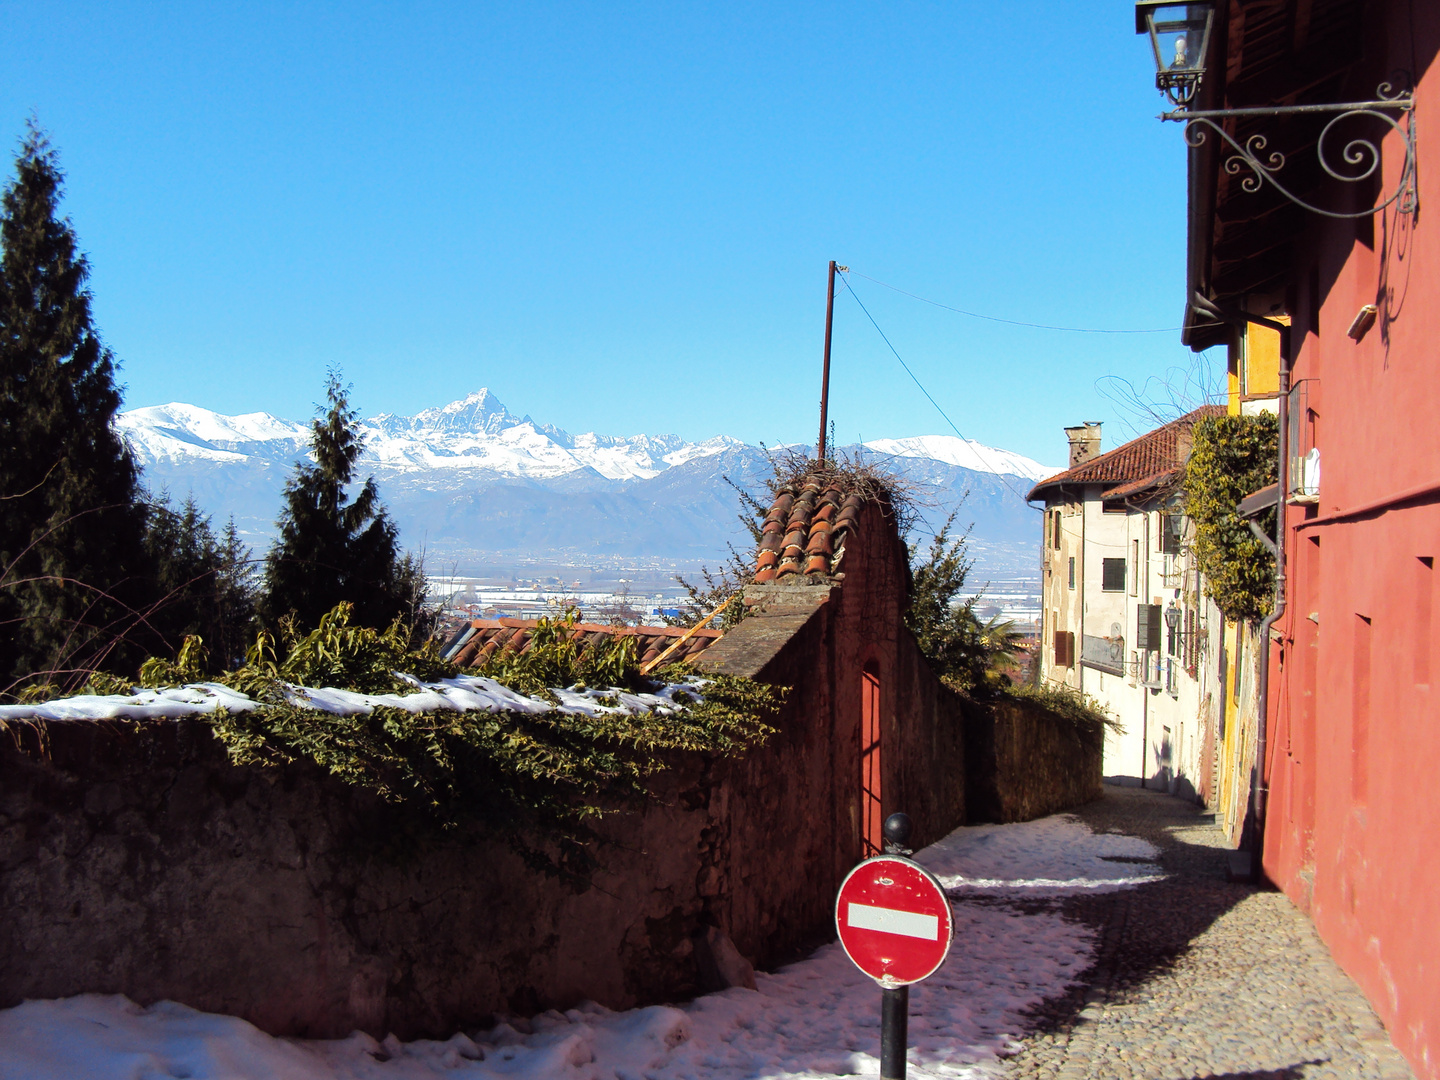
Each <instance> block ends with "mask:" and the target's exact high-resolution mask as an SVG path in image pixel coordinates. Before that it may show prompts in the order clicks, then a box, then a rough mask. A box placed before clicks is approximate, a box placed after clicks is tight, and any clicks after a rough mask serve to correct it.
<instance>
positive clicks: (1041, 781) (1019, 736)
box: [965, 701, 1104, 822]
mask: <svg viewBox="0 0 1440 1080" xmlns="http://www.w3.org/2000/svg"><path fill="white" fill-rule="evenodd" d="M965 727H966V812H967V814H968V816H969V818H970V820H971V821H993V822H1012V821H1030V820H1033V819H1034V818H1038V817H1044V816H1045V815H1047V814H1054V813H1058V812H1059V811H1061V810H1069V809H1071V808H1072V807H1076V806H1080V805H1082V804H1083V803H1087V802H1090V801H1092V800H1094V799H1098V798H1099V797H1100V796H1101V794H1102V786H1103V782H1102V780H1101V768H1102V756H1103V751H1104V741H1103V739H1101V738H1099V737H1098V736H1088V735H1082V734H1081V733H1080V732H1079V731H1078V730H1077V729H1076V727H1075V726H1074V724H1073V723H1071V722H1070V721H1068V720H1066V719H1065V718H1064V717H1060V716H1056V715H1054V714H1053V713H1050V712H1047V711H1046V710H1045V709H1043V708H1041V707H1040V706H1039V705H1036V704H1033V703H1031V702H1028V701H1023V702H1022V701H981V702H971V703H967V708H966V719H965Z"/></svg>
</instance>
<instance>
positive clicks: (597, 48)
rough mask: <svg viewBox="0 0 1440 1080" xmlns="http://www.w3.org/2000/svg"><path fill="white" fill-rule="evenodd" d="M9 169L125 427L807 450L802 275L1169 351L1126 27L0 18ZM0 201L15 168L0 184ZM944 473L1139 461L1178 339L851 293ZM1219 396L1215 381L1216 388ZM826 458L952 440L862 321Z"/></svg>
mask: <svg viewBox="0 0 1440 1080" xmlns="http://www.w3.org/2000/svg"><path fill="white" fill-rule="evenodd" d="M0 25H3V26H4V27H5V30H4V51H3V55H4V64H3V74H0V133H6V134H7V135H8V138H9V140H10V145H12V146H14V145H18V141H19V138H20V136H21V135H22V133H23V126H24V121H25V118H26V116H27V115H29V114H30V113H31V112H32V111H33V112H34V114H35V115H36V117H37V118H38V119H39V122H40V124H41V125H42V127H44V128H45V129H46V130H47V131H48V132H49V134H50V136H51V138H52V140H53V142H54V143H55V145H56V146H57V147H58V149H59V151H60V153H61V161H62V165H63V166H64V168H65V170H66V172H67V174H68V196H67V199H66V203H65V210H66V212H67V213H68V214H69V216H70V217H71V218H72V220H73V222H74V225H75V228H76V231H77V232H78V234H79V236H80V240H81V243H82V246H83V247H84V249H85V250H86V251H87V252H88V253H89V256H90V258H91V260H92V263H93V271H94V273H93V278H92V282H91V284H92V287H93V290H94V293H95V309H96V314H97V316H98V321H99V325H100V328H101V332H102V334H103V336H104V338H105V340H106V342H107V343H108V344H109V345H110V346H111V347H112V348H113V349H114V351H115V352H116V354H117V356H118V357H119V359H120V361H121V364H122V368H121V378H122V380H123V382H124V383H125V385H126V407H127V408H133V407H136V406H140V405H154V404H160V403H164V402H168V401H174V400H179V401H187V402H192V403H194V404H198V405H203V406H205V407H207V408H211V409H215V410H218V411H221V412H227V413H238V412H249V411H256V410H263V411H266V412H271V413H275V414H277V415H280V416H285V417H290V418H295V419H303V418H306V417H308V416H309V415H310V414H311V412H312V408H313V404H314V402H315V401H316V400H317V398H319V397H320V395H321V387H322V382H323V378H324V372H325V369H326V368H327V367H328V366H329V365H333V364H338V365H340V366H341V368H342V369H343V371H344V373H345V375H346V377H347V378H348V379H350V380H351V381H352V382H353V383H354V385H355V397H356V401H357V404H358V405H359V407H360V409H361V411H362V412H363V413H365V414H366V415H370V414H374V413H378V412H396V413H411V412H415V411H418V410H419V409H421V408H425V407H427V406H431V405H437V404H443V403H445V402H447V401H450V400H453V399H455V398H458V397H461V396H463V395H464V394H466V393H467V392H469V391H472V390H475V389H478V388H479V387H481V386H488V387H490V388H491V389H492V390H494V391H495V392H496V393H497V394H498V395H499V397H500V398H501V400H503V401H504V402H505V403H506V404H507V405H509V406H510V408H511V409H513V410H515V411H517V412H522V413H523V412H528V413H530V414H531V415H532V416H534V417H535V418H536V419H537V420H540V421H544V422H550V423H554V424H557V425H559V426H561V427H564V428H566V429H568V430H571V431H577V432H578V431H588V430H598V431H601V432H604V433H609V434H633V433H637V432H650V433H654V432H662V431H673V432H677V433H679V434H681V435H684V436H686V437H690V438H704V437H707V436H710V435H713V434H717V433H721V432H723V433H727V434H731V435H734V436H737V437H739V438H743V439H746V440H748V441H757V440H765V441H767V442H770V443H775V442H784V441H801V440H805V441H809V440H812V439H813V438H814V433H815V427H816V419H815V418H816V412H817V404H816V403H817V399H818V394H819V368H820V353H821V340H822V330H823V321H824V284H825V281H824V277H825V264H826V261H827V260H829V259H832V258H833V259H836V260H838V261H840V262H842V263H848V264H849V265H850V266H851V267H852V268H853V270H855V271H857V272H859V273H863V274H867V275H869V276H871V277H873V278H878V279H880V280H882V281H886V282H890V283H893V284H895V285H897V286H899V287H901V288H904V289H907V290H909V291H911V292H915V293H918V294H921V295H923V296H926V297H930V298H933V299H935V300H938V301H941V302H944V303H948V304H952V305H954V306H957V307H962V308H967V309H969V310H973V311H979V312H984V313H987V314H991V315H996V316H1001V317H1005V318H1012V319H1019V320H1030V321H1034V322H1043V323H1060V324H1065V325H1074V326H1087V327H1110V328H1151V327H1174V326H1176V325H1178V322H1179V317H1180V313H1181V306H1182V302H1183V272H1184V194H1185V193H1184V149H1183V145H1182V142H1181V133H1180V131H1179V129H1178V128H1177V127H1176V126H1174V125H1162V124H1160V123H1158V122H1157V121H1156V120H1155V119H1154V117H1155V115H1156V113H1157V112H1159V111H1160V107H1161V105H1162V102H1161V99H1160V97H1159V95H1158V94H1157V93H1156V92H1155V90H1154V88H1153V74H1152V71H1151V69H1150V67H1149V63H1150V61H1149V59H1148V55H1147V54H1148V49H1147V46H1146V44H1145V43H1144V41H1143V40H1142V39H1140V38H1137V37H1136V36H1135V35H1134V34H1133V29H1134V26H1133V17H1132V14H1131V7H1130V5H1129V4H1128V3H1126V2H1124V0H1106V2H1103V3H1101V2H1093V0H1077V2H1057V0H1049V2H1046V3H1039V4H1034V5H1020V4H994V3H972V2H950V3H907V4H903V5H897V4H875V3H863V4H862V3H849V2H836V3H825V4H809V5H775V4H746V3H733V2H732V3H725V4H700V3H685V4H673V3H670V4H656V5H653V6H642V5H625V4H618V3H617V4H589V5H581V4H574V5H559V4H542V3H533V4H531V3H526V4H513V3H507V4H499V3H495V4H480V3H455V4H444V3H415V4H385V5H378V4H377V5H368V4H364V3H355V2H349V3H345V4H333V5H326V4H320V3H313V4H303V5H299V4H283V5H281V4H276V5H266V4H261V3H247V4H232V5H224V6H222V5H212V4H203V3H175V4H156V3H146V4H132V3H124V2H114V0H110V2H106V3H96V4H71V3H62V2H56V0H46V2H44V3H15V2H4V0H0ZM7 171H8V169H7ZM854 285H855V289H856V292H857V294H858V295H859V297H860V299H861V300H863V301H864V302H865V303H866V305H867V306H868V307H869V308H870V310H871V312H872V313H873V315H874V316H875V318H876V320H877V321H878V322H879V324H880V325H881V327H883V328H884V330H885V332H886V333H887V334H888V335H889V336H890V338H891V340H892V341H893V342H894V344H895V347H896V348H897V349H898V350H899V352H900V354H901V355H902V356H903V357H904V358H905V359H906V361H907V362H908V363H909V364H910V366H911V367H912V368H913V369H914V371H915V373H916V374H917V375H918V376H919V378H920V379H921V381H922V382H924V384H925V385H926V387H927V388H928V389H929V390H930V392H931V393H932V394H933V395H934V396H935V398H936V399H937V400H938V401H939V402H940V404H941V405H942V406H943V407H944V408H945V410H946V411H947V412H948V413H949V414H950V416H951V417H952V419H953V420H954V421H955V423H956V424H957V425H958V426H959V428H960V430H961V431H962V432H963V433H964V434H965V435H966V436H968V437H971V438H977V439H980V440H982V441H983V442H987V443H990V444H992V445H997V446H1002V447H1005V448H1008V449H1013V450H1017V451H1019V452H1021V453H1024V454H1028V455H1030V456H1032V457H1036V458H1039V459H1040V460H1042V461H1043V462H1046V463H1055V462H1058V461H1060V460H1062V459H1063V456H1064V439H1063V436H1062V435H1061V433H1060V430H1059V429H1060V428H1061V427H1062V426H1063V425H1065V424H1069V423H1076V422H1079V421H1081V420H1096V419H1100V420H1105V421H1106V422H1107V432H1106V433H1107V436H1108V437H1110V439H1109V440H1108V441H1113V439H1114V438H1116V437H1119V436H1121V435H1128V434H1129V432H1126V431H1123V430H1122V429H1121V425H1120V423H1119V421H1120V420H1121V418H1122V417H1121V415H1120V414H1119V413H1117V411H1116V408H1115V407H1114V406H1113V405H1112V403H1111V402H1110V401H1109V400H1108V399H1106V398H1105V397H1103V396H1101V395H1100V394H1099V393H1097V390H1096V385H1095V383H1096V380H1097V378H1099V377H1101V376H1103V375H1107V374H1114V375H1119V376H1122V377H1125V378H1128V379H1131V380H1134V381H1136V382H1139V381H1143V380H1144V379H1145V378H1146V377H1147V376H1149V375H1152V374H1157V373H1161V372H1163V371H1164V370H1165V369H1166V368H1170V367H1173V366H1175V365H1180V366H1185V365H1187V364H1189V363H1190V360H1191V358H1190V354H1189V352H1188V351H1187V350H1185V349H1183V348H1182V347H1181V345H1180V343H1179V336H1178V334H1177V333H1168V334H1150V335H1089V334H1064V333H1054V332H1049V331H1040V330H1029V329H1022V328H1019V327H1012V326H1006V325H1003V324H998V323H987V322H982V321H978V320H975V319H969V318H965V317H963V316H961V315H956V314H952V313H950V312H947V311H942V310H939V309H937V308H934V307H929V306H926V305H924V304H921V303H918V302H916V301H914V300H911V299H908V298H906V297H904V296H901V295H898V294H895V293H892V292H888V291H886V290H885V289H882V288H880V287H878V286H876V285H874V284H872V283H870V282H868V281H866V280H864V279H861V278H856V279H854ZM1211 361H1212V363H1215V364H1218V363H1220V362H1221V361H1220V359H1219V358H1218V356H1212V358H1211ZM832 380H833V382H832V405H831V414H832V416H833V418H834V419H835V421H836V424H837V434H838V437H839V438H840V439H841V440H842V441H850V440H853V439H855V438H857V437H860V436H863V437H864V438H865V439H873V438H879V437H897V438H898V437H904V436H909V435H919V434H928V433H937V432H945V431H948V430H949V429H948V428H947V427H946V425H945V423H944V421H943V420H942V419H941V418H940V416H939V415H938V414H937V413H936V412H935V410H934V408H933V407H932V406H931V405H930V404H929V402H927V401H926V400H925V399H924V397H923V396H922V395H921V393H920V391H919V390H917V389H916V387H915V385H914V384H913V383H912V382H911V381H910V380H909V378H908V377H907V376H906V375H905V373H904V372H903V371H902V370H901V369H900V367H899V365H898V364H897V363H896V362H895V360H894V358H893V357H892V356H891V355H890V353H889V352H888V350H886V348H885V345H884V343H883V342H882V341H881V340H880V338H879V337H878V335H877V334H876V333H875V331H874V330H873V328H872V327H871V326H870V325H869V323H868V322H867V321H866V320H865V317H864V316H863V315H862V314H861V313H860V311H859V309H858V308H857V307H856V306H855V303H854V301H853V300H852V299H850V298H849V297H845V296H841V297H840V298H838V299H837V306H836V318H835V344H834V368H833V375H832Z"/></svg>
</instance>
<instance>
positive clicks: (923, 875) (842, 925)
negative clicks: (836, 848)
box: [835, 814, 955, 1080]
mask: <svg viewBox="0 0 1440 1080" xmlns="http://www.w3.org/2000/svg"><path fill="white" fill-rule="evenodd" d="M909 839H910V819H909V818H908V817H906V816H905V815H904V814H891V815H890V816H889V817H888V818H886V819H885V841H886V843H885V850H886V854H884V855H877V856H875V857H874V858H873V859H866V860H865V861H864V862H862V863H861V864H860V865H859V866H857V867H855V869H854V870H851V871H850V873H849V874H848V875H847V876H846V878H845V881H844V882H843V883H842V884H841V886H840V893H839V895H838V896H837V897H836V898H835V929H836V932H837V933H838V935H839V937H840V944H841V946H842V947H843V948H844V949H845V955H846V956H848V957H850V959H851V960H852V961H854V963H855V966H856V967H858V968H859V969H860V970H861V971H863V972H864V973H865V974H866V975H869V976H870V977H871V978H872V979H874V980H875V981H876V982H877V983H879V984H880V990H881V998H880V1077H881V1080H904V1078H905V1048H906V1043H907V1042H908V1036H909V1026H910V1022H909V1021H910V985H911V984H912V983H917V982H919V981H920V980H922V979H928V978H929V977H930V976H931V975H933V974H934V973H935V971H936V970H937V969H938V968H939V967H940V965H941V964H942V963H944V962H945V957H946V956H947V955H948V954H949V952H950V941H951V939H952V937H953V936H954V933H955V924H954V919H953V918H952V916H951V912H950V901H949V900H948V899H947V898H946V896H945V890H944V889H943V888H941V886H940V882H938V881H936V880H935V877H934V875H933V874H931V873H930V871H928V870H926V869H925V868H924V867H923V866H921V865H920V864H919V863H917V862H913V861H912V860H910V859H907V858H905V856H906V855H908V854H910V849H909V848H907V847H905V844H906V842H907V841H908V840H909Z"/></svg>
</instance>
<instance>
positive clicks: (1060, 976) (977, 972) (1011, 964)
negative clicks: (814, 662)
mask: <svg viewBox="0 0 1440 1080" xmlns="http://www.w3.org/2000/svg"><path fill="white" fill-rule="evenodd" d="M1154 854H1156V852H1155V849H1154V848H1153V847H1151V846H1150V845H1149V844H1147V843H1145V842H1144V841H1141V840H1137V839H1135V838H1133V837H1123V836H1112V835H1096V834H1093V833H1091V832H1090V831H1089V830H1088V829H1087V828H1086V827H1085V826H1084V825H1082V824H1081V823H1079V822H1078V821H1076V820H1075V819H1073V818H1068V817H1064V816H1061V817H1052V818H1046V819H1044V820H1041V821H1036V822H1028V823H1025V824H1020V825H985V826H979V827H975V828H962V829H958V830H956V831H955V832H954V833H951V834H950V835H949V836H948V837H946V838H945V839H944V840H942V841H940V842H939V843H938V844H935V845H933V846H932V847H930V848H927V849H925V850H924V851H922V852H920V853H919V854H918V855H917V859H918V860H919V861H921V862H922V863H924V864H925V865H927V866H929V867H930V868H931V869H932V870H933V871H934V872H935V873H936V874H937V875H938V876H940V878H941V880H942V881H943V882H944V883H945V884H946V886H947V888H948V889H951V890H952V893H953V894H954V895H955V896H956V904H955V943H954V946H953V948H952V949H951V952H950V957H949V959H948V960H946V962H945V964H944V965H943V966H942V967H941V968H940V970H939V971H938V972H937V973H936V974H935V975H933V976H932V977H931V978H930V979H928V980H927V981H925V982H923V983H920V984H918V985H917V986H915V987H913V988H912V989H911V996H910V1051H909V1062H910V1068H909V1071H910V1074H911V1075H912V1076H914V1077H915V1078H916V1080H931V1078H934V1080H952V1078H954V1080H979V1078H981V1077H991V1076H994V1075H995V1072H996V1066H997V1056H998V1055H999V1054H1000V1053H1001V1052H1003V1051H1004V1050H1005V1049H1006V1048H1007V1047H1008V1046H1009V1045H1011V1043H1012V1040H1013V1039H1014V1037H1016V1036H1017V1035H1019V1034H1020V1033H1021V1032H1022V1031H1023V1025H1024V1020H1023V1016H1022V1010H1024V1009H1025V1008H1027V1007H1028V1006H1032V1005H1035V1004H1038V1003H1039V1002H1040V1001H1042V1000H1044V999H1046V998H1048V997H1051V996H1054V995H1056V994H1059V993H1061V992H1062V991H1064V989H1065V988H1066V987H1067V986H1069V985H1070V984H1071V983H1073V982H1074V981H1075V980H1076V979H1077V978H1078V976H1079V975H1080V973H1081V972H1082V971H1083V970H1084V969H1085V968H1086V966H1087V965H1088V964H1089V962H1090V960H1091V957H1092V955H1093V951H1094V944H1095V943H1094V935H1093V934H1092V933H1091V932H1090V931H1089V930H1088V929H1086V928H1085V927H1084V926H1082V925H1080V924H1077V923H1073V922H1070V921H1068V920H1066V919H1065V918H1063V917H1062V916H1061V915H1059V914H1056V913H1054V912H1039V913H1032V914H1024V913H1022V912H1020V911H1017V910H1013V909H1010V908H1008V907H1006V906H1005V905H1004V904H1003V903H1002V904H996V903H994V902H993V898H994V897H995V896H997V895H998V896H1000V897H1002V898H1003V897H1005V896H1008V895H1022V896H1027V897H1028V896H1030V895H1036V892H1037V890H1038V891H1039V892H1041V893H1045V892H1050V893H1052V894H1053V892H1054V890H1056V889H1057V888H1058V889H1065V890H1069V889H1078V888H1124V887H1133V885H1134V884H1138V883H1139V882H1140V881H1144V880H1153V878H1154V876H1155V875H1154V874H1150V875H1143V874H1139V873H1137V872H1136V870H1137V868H1138V867H1139V866H1141V865H1142V864H1139V863H1118V864H1117V863H1114V862H1112V861H1109V860H1111V859H1114V858H1117V857H1118V858H1122V859H1144V858H1149V857H1151V856H1153V855H1154ZM1117 867H1119V868H1120V870H1119V871H1117ZM982 875H983V876H982ZM975 889H984V890H986V896H987V902H985V903H983V904H979V903H970V902H967V895H974V893H973V892H972V890H975ZM995 890H1002V891H1001V892H999V893H998V894H997V893H996V892H995ZM1004 890H1009V891H1004ZM755 981H756V987H757V988H756V989H755V990H745V989H738V988H737V989H731V990H726V991H724V992H722V993H718V994H710V995H707V996H705V997H701V998H697V999H696V1000H695V1001H693V1002H690V1003H688V1004H685V1005H681V1006H666V1005H657V1006H651V1007H649V1008H643V1009H631V1010H628V1011H625V1012H612V1011H610V1010H608V1009H605V1008H602V1007H601V1006H598V1005H595V1004H587V1005H583V1006H581V1007H580V1008H577V1009H571V1010H569V1011H568V1012H565V1013H560V1012H555V1011H551V1012H547V1013H544V1014H542V1015H540V1016H537V1017H534V1018H533V1019H532V1020H531V1021H529V1022H528V1023H525V1022H517V1023H516V1026H514V1027H512V1026H511V1025H510V1024H506V1023H502V1024H500V1025H499V1026H497V1027H495V1028H493V1029H491V1030H488V1031H481V1032H477V1033H474V1034H473V1037H472V1036H467V1035H466V1034H456V1035H455V1036H454V1037H453V1038H451V1039H449V1040H447V1041H444V1042H438V1041H431V1040H417V1041H415V1042H411V1043H403V1044H402V1043H400V1042H399V1041H398V1040H396V1039H395V1038H394V1037H393V1036H391V1037H389V1038H386V1039H385V1040H384V1041H383V1042H378V1041H376V1040H375V1039H373V1038H371V1037H370V1036H368V1035H364V1034H361V1033H358V1032H357V1033H355V1034H352V1035H351V1036H349V1037H348V1038H346V1039H338V1040H302V1039H277V1038H272V1037H271V1036H269V1035H266V1034H264V1033H263V1032H261V1031H259V1030H257V1029H256V1028H255V1027H253V1026H251V1025H250V1024H248V1023H246V1022H245V1021H244V1020H240V1019H237V1018H235V1017H231V1016H217V1015H214V1014H210V1013H202V1012H197V1011H195V1010H193V1009H190V1008H187V1007H186V1006H184V1005H178V1004H176V1003H174V1002H160V1003H159V1004H156V1005H153V1006H151V1007H150V1008H141V1007H140V1006H138V1005H136V1004H134V1003H133V1002H131V1001H129V1000H127V999H126V998H124V997H120V996H101V995H96V994H87V995H82V996H79V997H73V998H67V999H64V1000H60V1001H29V1002H26V1003H25V1004H23V1005H20V1006H18V1007H16V1008H13V1009H9V1010H5V1011H0V1080H61V1078H65V1080H69V1078H72V1077H81V1076H84V1077H94V1078H97V1080H111V1078H114V1080H121V1078H123V1080H150V1078H155V1080H159V1078H162V1077H189V1078H192V1080H252V1078H253V1080H261V1078H266V1080H269V1078H274V1080H362V1078H363V1080H372V1078H374V1080H429V1078H435V1077H477V1078H485V1080H741V1078H751V1077H776V1078H784V1077H831V1076H862V1077H875V1076H878V1075H879V1068H880V1066H879V1059H878V1055H879V1041H880V1018H879V1017H880V1012H879V1007H880V991H879V989H878V988H877V987H876V985H875V984H874V983H873V982H872V981H871V980H869V979H868V978H866V977H865V976H864V975H862V974H861V973H860V972H859V971H858V970H856V968H855V967H854V965H853V964H851V963H850V961H849V959H848V958H846V956H845V954H844V952H843V951H842V950H841V948H840V947H839V946H838V945H827V946H825V947H824V948H821V949H820V950H819V951H817V952H816V953H814V954H813V955H811V956H810V957H808V958H806V959H804V960H802V961H800V962H798V963H796V964H792V965H790V966H789V967H785V968H782V969H781V970H779V971H777V972H775V973H773V974H764V973H759V974H757V975H756V977H755ZM517 1027H519V1028H530V1029H531V1030H528V1031H523V1032H522V1031H520V1030H517Z"/></svg>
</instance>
